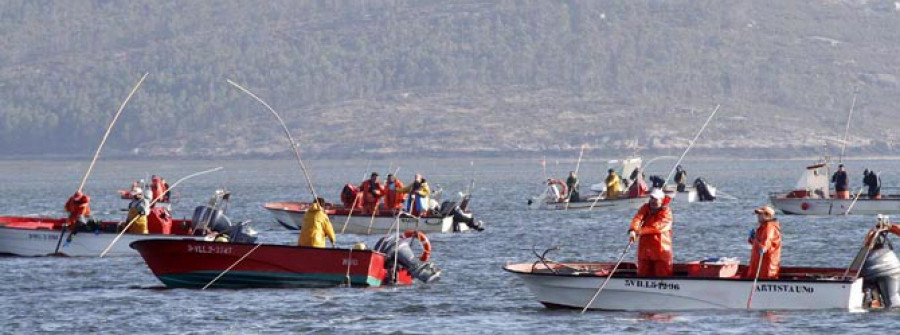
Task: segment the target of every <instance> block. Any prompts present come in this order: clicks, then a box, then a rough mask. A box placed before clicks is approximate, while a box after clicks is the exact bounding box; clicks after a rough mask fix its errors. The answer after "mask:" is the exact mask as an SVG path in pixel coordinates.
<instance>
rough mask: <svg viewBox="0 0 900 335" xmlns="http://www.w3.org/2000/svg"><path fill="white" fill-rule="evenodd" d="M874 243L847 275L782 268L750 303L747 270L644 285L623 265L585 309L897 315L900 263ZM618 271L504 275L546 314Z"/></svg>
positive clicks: (687, 267)
mask: <svg viewBox="0 0 900 335" xmlns="http://www.w3.org/2000/svg"><path fill="white" fill-rule="evenodd" d="M876 240H878V241H880V242H877V243H875V245H874V246H864V247H863V248H862V249H861V250H860V252H859V253H858V254H857V257H856V259H855V260H854V262H853V264H851V266H850V267H849V268H847V269H845V268H813V267H782V268H781V272H780V275H779V278H776V279H759V280H758V281H757V282H755V291H754V292H753V293H752V299H751V298H750V297H751V293H750V291H751V289H753V287H754V278H753V277H747V276H742V275H741V274H743V273H745V271H746V266H743V265H741V266H737V263H732V264H728V265H722V266H719V267H717V268H714V269H713V271H708V269H707V270H704V269H702V268H701V266H703V265H702V264H699V263H694V264H676V265H675V267H674V271H675V275H674V276H670V277H641V276H638V275H637V273H636V270H637V267H636V266H635V264H633V263H622V264H621V265H620V266H619V268H618V269H617V270H616V272H615V273H614V274H613V275H612V277H610V279H609V282H608V283H607V285H606V287H605V288H604V289H603V290H602V291H601V292H600V294H599V295H597V298H596V299H595V300H594V302H593V303H592V304H591V305H590V306H589V307H588V308H589V309H593V310H622V311H684V310H701V309H752V310H811V309H843V310H850V311H855V310H862V309H866V308H876V307H881V306H883V307H898V306H900V296H898V293H900V292H898V287H900V260H898V258H897V256H896V254H895V253H894V252H893V250H891V249H890V247H889V245H890V244H889V243H888V244H887V245H885V243H884V241H885V240H884V236H883V232H882V234H881V235H880V236H879V237H878V238H876ZM870 248H871V249H870ZM545 254H546V252H545ZM539 257H542V256H539ZM863 260H864V261H863ZM726 267H730V268H726ZM613 268H614V264H611V263H582V262H572V263H557V262H552V261H550V260H548V259H546V258H540V259H539V260H538V261H536V262H533V263H520V264H508V265H506V266H504V267H503V269H504V270H506V271H507V272H510V273H512V274H514V275H516V276H517V277H519V278H520V279H521V280H522V281H523V282H524V283H525V286H526V287H527V288H528V289H529V290H530V291H531V293H532V294H534V296H535V297H536V298H537V300H538V301H539V302H540V303H542V304H543V305H544V306H546V307H548V308H573V309H582V308H584V307H585V306H586V305H587V304H588V303H589V302H590V301H591V298H592V297H593V296H594V295H595V294H596V293H597V291H598V289H599V288H600V286H601V285H602V284H603V282H604V280H606V278H607V276H608V275H609V272H610V271H611V270H612V269H613ZM726 269H727V270H728V271H726Z"/></svg>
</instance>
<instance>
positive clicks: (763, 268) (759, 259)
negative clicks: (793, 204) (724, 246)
mask: <svg viewBox="0 0 900 335" xmlns="http://www.w3.org/2000/svg"><path fill="white" fill-rule="evenodd" d="M753 213H756V221H757V222H758V223H759V226H757V227H756V230H751V231H750V238H748V239H747V243H750V244H751V245H752V246H753V248H752V251H751V252H750V265H749V266H747V273H745V274H744V278H756V277H757V276H759V278H762V279H766V278H778V270H779V269H780V268H781V224H779V223H778V220H777V219H775V210H774V209H772V207H769V206H762V207H759V208H757V209H755V210H754V211H753Z"/></svg>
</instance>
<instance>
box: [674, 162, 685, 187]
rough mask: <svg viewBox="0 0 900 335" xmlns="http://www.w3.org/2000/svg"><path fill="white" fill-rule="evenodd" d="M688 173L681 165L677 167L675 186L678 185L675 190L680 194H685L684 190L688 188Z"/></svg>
mask: <svg viewBox="0 0 900 335" xmlns="http://www.w3.org/2000/svg"><path fill="white" fill-rule="evenodd" d="M686 183H687V171H685V170H684V169H683V168H682V167H681V165H678V166H676V167H675V184H676V185H677V186H676V188H675V190H676V191H678V192H684V189H685V188H686V187H687V184H686Z"/></svg>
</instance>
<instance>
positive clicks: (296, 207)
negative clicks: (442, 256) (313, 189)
mask: <svg viewBox="0 0 900 335" xmlns="http://www.w3.org/2000/svg"><path fill="white" fill-rule="evenodd" d="M468 202H469V201H468V196H465V197H463V200H461V201H460V205H459V206H457V205H456V203H455V202H445V203H444V204H442V205H441V207H440V209H439V210H433V211H429V212H428V215H426V216H422V217H413V216H409V215H402V216H400V217H399V218H398V217H397V214H398V211H397V210H385V209H379V210H378V212H377V213H375V215H372V214H371V213H368V214H367V213H365V212H364V211H363V210H362V208H357V209H353V210H352V213H351V210H350V208H347V207H344V206H341V205H336V204H330V203H327V204H325V213H327V214H328V217H329V219H331V224H332V226H334V230H335V233H341V232H343V233H346V234H362V235H368V234H385V233H387V232H389V231H393V230H395V229H397V227H396V226H395V222H397V220H399V221H400V230H417V231H422V232H425V233H428V234H434V233H452V232H462V231H467V230H470V229H475V230H482V229H483V227H482V226H483V224H482V223H481V221H477V220H475V219H474V218H473V217H472V212H471V211H469V210H468V208H467V207H468ZM309 206H310V203H308V202H270V203H265V204H263V208H265V209H266V210H268V211H269V213H271V214H272V216H273V217H274V218H275V221H276V222H278V223H279V224H280V225H282V226H283V227H285V228H287V229H289V230H300V227H301V226H303V216H304V215H305V214H306V210H307V209H308V208H309ZM348 217H349V220H348ZM345 225H346V229H345V228H344V226H345Z"/></svg>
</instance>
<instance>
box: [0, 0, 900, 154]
mask: <svg viewBox="0 0 900 335" xmlns="http://www.w3.org/2000/svg"><path fill="white" fill-rule="evenodd" d="M898 31H900V12H898V9H897V7H896V6H894V5H893V4H890V5H888V4H887V3H885V2H880V1H865V0H853V1H851V0H845V1H841V0H819V1H805V2H795V1H712V0H711V1H665V2H663V1H616V2H607V1H533V2H532V1H529V2H526V1H413V0H410V1H380V2H371V1H361V0H360V1H304V2H299V1H267V2H264V3H257V2H252V1H236V0H227V1H215V2H203V1H194V2H166V3H161V2H159V1H149V0H135V1H122V2H119V1H101V0H96V1H88V0H72V1H48V2H38V1H27V0H9V1H4V2H3V4H2V5H0V48H2V50H4V52H2V53H0V155H5V156H10V155H48V154H64V155H79V156H80V155H83V156H87V155H90V154H91V152H92V151H93V150H94V148H95V147H96V144H97V142H98V140H99V138H100V136H101V135H102V133H103V131H104V130H105V125H106V124H107V123H108V122H109V120H110V119H111V117H112V115H113V114H114V112H115V110H116V109H117V108H118V105H119V104H120V103H121V101H122V100H123V99H124V98H125V96H126V95H127V93H128V91H129V90H130V88H131V87H132V86H133V85H134V83H135V82H136V81H137V80H138V78H140V76H141V75H142V74H143V73H144V72H150V77H149V78H148V80H147V82H146V83H145V84H144V86H143V87H142V88H141V89H140V91H139V92H138V93H137V94H136V96H135V98H134V99H133V100H132V101H131V103H130V104H129V105H128V107H127V109H126V111H125V114H124V115H123V117H122V119H121V120H120V121H119V122H120V124H119V125H118V126H117V128H116V129H115V131H114V132H113V134H112V137H111V140H110V144H109V148H108V150H110V152H111V153H117V154H118V155H139V156H142V157H146V156H170V157H172V156H174V157H209V156H235V155H237V156H247V155H249V156H259V155H261V156H269V155H274V156H279V157H281V156H283V155H284V151H285V150H286V148H287V146H286V142H285V140H284V139H283V138H282V136H281V132H280V128H279V126H278V124H277V123H276V121H275V120H274V118H272V117H271V116H270V115H269V114H268V113H267V112H266V111H265V110H264V109H262V107H260V106H259V105H258V104H256V103H255V102H253V101H252V100H251V99H250V98H248V97H247V96H245V95H243V94H242V93H240V92H238V91H237V90H235V89H234V88H232V87H230V86H229V85H227V84H226V82H225V79H226V78H230V79H232V80H235V81H236V82H239V83H241V84H242V85H244V86H246V87H248V88H250V89H251V90H253V91H254V92H255V93H257V94H258V95H259V96H261V97H262V98H264V99H265V100H266V101H267V102H268V103H269V104H271V105H272V106H273V107H274V108H275V109H276V110H278V111H279V112H281V113H282V116H283V117H284V118H285V119H286V120H287V121H288V123H289V126H290V128H291V129H292V131H293V132H294V133H295V136H296V137H298V138H299V142H300V143H301V145H302V148H303V151H304V152H305V153H308V154H312V155H315V156H332V157H346V156H351V155H358V154H359V153H360V151H361V150H363V151H364V152H365V153H366V154H368V155H385V156H392V155H403V154H410V153H416V154H427V155H442V154H466V155H486V154H507V155H509V154H512V155H528V154H547V153H551V154H552V153H563V154H565V155H571V152H572V151H573V150H576V151H577V149H576V148H577V147H578V146H580V145H581V144H582V143H587V144H589V146H590V148H591V150H592V151H596V152H600V153H609V154H617V153H621V152H625V151H631V150H634V148H635V145H637V146H639V147H641V148H643V149H642V150H645V151H659V152H671V151H678V150H680V149H681V148H684V147H685V146H686V145H687V144H688V142H689V139H690V138H691V137H692V136H693V133H694V132H695V131H696V130H697V129H699V126H700V125H701V124H702V123H703V121H704V120H705V119H706V117H707V115H708V114H709V112H711V111H712V109H713V108H714V107H715V106H716V105H721V106H722V107H721V111H720V112H719V115H718V117H717V119H716V120H715V121H714V122H713V123H712V124H711V125H710V128H709V129H708V130H707V132H706V133H705V134H704V136H703V138H702V140H701V141H700V142H698V144H697V146H698V149H699V150H700V151H701V152H703V151H706V152H708V153H712V154H730V155H751V156H758V157H768V156H772V155H794V154H814V153H817V152H820V151H821V148H822V146H823V144H825V143H826V141H825V140H824V139H823V138H822V137H823V136H827V137H840V136H842V134H843V128H844V123H845V121H846V118H847V113H848V111H849V110H850V106H851V101H852V99H853V95H854V92H857V103H856V106H855V109H854V110H855V115H854V118H853V122H852V128H851V131H850V134H851V142H850V151H851V152H854V153H866V154H898V153H900V147H898V146H897V145H896V143H897V142H898V140H900V137H898V135H897V132H896V129H900V118H898V116H900V113H898V112H897V111H896V110H895V108H894V105H895V103H894V101H895V100H896V97H897V96H900V77H898V76H900V63H898V62H896V55H897V54H900V34H897V32H898ZM635 142H637V144H635ZM830 145H831V146H832V149H833V148H834V146H835V144H834V142H831V144H830Z"/></svg>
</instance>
